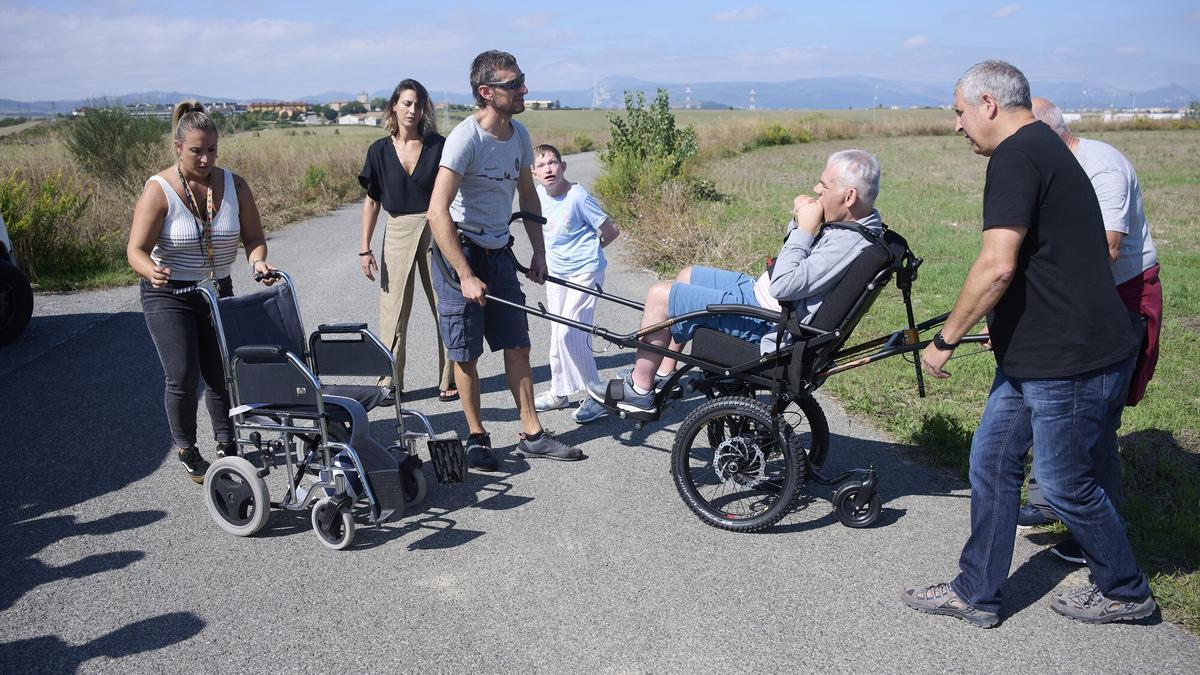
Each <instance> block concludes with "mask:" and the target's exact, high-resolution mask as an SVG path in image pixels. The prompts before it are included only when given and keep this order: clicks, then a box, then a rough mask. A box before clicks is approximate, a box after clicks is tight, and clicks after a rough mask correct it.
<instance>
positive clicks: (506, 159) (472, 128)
mask: <svg viewBox="0 0 1200 675" xmlns="http://www.w3.org/2000/svg"><path fill="white" fill-rule="evenodd" d="M471 90H472V93H473V94H474V95H475V104H476V107H478V108H479V109H478V110H477V111H476V112H475V114H473V115H471V116H470V117H468V118H467V119H465V120H463V121H462V122H461V123H460V124H459V125H458V126H457V127H455V128H454V130H453V131H451V132H450V135H449V136H447V137H446V143H445V146H444V147H443V149H442V160H441V168H440V169H439V171H438V176H437V181H436V183H435V184H434V187H433V194H432V195H431V196H430V199H429V225H430V229H431V230H432V232H433V239H434V243H435V244H436V246H437V248H438V250H439V251H440V252H441V255H442V256H443V257H444V258H445V260H446V263H447V264H448V265H449V266H450V268H452V270H453V274H454V276H457V277H458V281H457V284H455V283H453V280H451V279H447V278H446V276H445V274H443V272H442V268H441V266H440V265H435V266H434V269H433V282H434V289H435V291H436V292H437V295H438V315H439V316H438V330H440V331H441V333H442V339H443V340H444V341H445V343H446V349H447V350H448V352H449V355H450V360H451V361H453V362H454V377H455V381H456V384H457V385H458V391H459V395H460V397H461V400H462V408H463V414H464V415H465V416H466V418H467V427H468V429H469V436H468V437H467V458H468V461H469V462H470V464H471V466H473V467H476V468H479V469H483V470H485V471H495V470H497V469H498V468H499V466H500V462H499V460H498V459H497V458H496V456H495V454H493V452H492V443H491V437H490V436H489V435H488V433H487V431H486V430H484V428H483V418H482V416H481V415H480V403H479V372H478V370H477V369H476V361H477V360H478V359H479V357H480V355H482V354H483V340H484V338H487V342H488V346H490V347H491V349H492V351H500V350H503V352H504V373H505V375H506V377H507V379H508V388H509V390H510V391H511V392H512V395H513V399H514V400H515V401H516V404H517V408H518V410H519V412H520V418H521V420H520V423H521V441H520V442H519V443H518V444H517V449H518V450H520V451H521V452H523V453H525V455H526V456H527V457H545V458H547V459H557V460H565V461H574V460H579V459H583V454H582V453H581V452H580V451H579V450H578V449H577V448H572V447H569V446H567V445H564V444H563V443H560V442H559V441H557V440H555V439H553V438H551V437H550V436H548V435H546V434H545V432H544V430H543V429H542V425H541V422H540V421H539V420H538V416H537V411H536V410H535V409H534V403H533V375H532V373H531V371H530V367H529V324H528V320H527V317H526V315H525V313H524V312H522V311H521V310H519V309H515V308H513V307H510V306H508V305H505V304H504V303H500V302H492V303H488V302H487V298H486V296H487V295H491V296H492V297H494V298H502V299H504V300H506V301H508V302H512V303H516V304H524V303H525V294H524V293H523V292H522V291H521V283H520V281H519V280H518V279H517V271H516V268H515V267H514V266H513V264H512V259H511V257H510V256H509V255H508V254H507V252H505V251H504V248H505V246H507V245H508V239H509V226H508V219H509V216H510V215H511V213H512V201H513V193H514V192H516V193H518V194H519V195H520V204H521V210H522V211H528V212H531V213H536V214H540V213H541V202H540V201H539V199H538V196H537V192H536V190H535V188H534V185H533V173H532V171H531V169H530V166H531V165H532V164H533V144H532V143H531V142H530V139H529V132H527V131H525V127H523V126H521V125H520V124H519V123H518V122H516V121H514V120H513V115H517V114H519V113H521V112H523V111H524V110H525V94H526V93H528V92H529V90H528V89H526V88H525V74H524V73H522V72H521V69H520V68H519V67H518V66H517V60H516V58H514V57H513V55H512V54H508V53H506V52H501V51H487V52H484V53H482V54H480V55H479V56H477V57H475V60H474V61H473V62H472V63H471ZM455 222H459V223H464V224H466V225H469V226H472V229H475V228H478V229H479V230H481V232H482V233H481V234H476V233H473V232H464V233H463V234H462V235H461V236H460V235H459V233H458V232H457V231H456V228H455ZM525 232H526V233H527V234H528V236H529V241H530V243H531V244H532V245H533V259H532V260H531V261H530V263H529V273H528V277H529V279H530V280H532V281H534V282H535V283H539V284H540V283H543V282H544V280H545V276H546V246H545V243H544V242H543V240H542V226H541V224H540V223H534V222H526V223H525Z"/></svg>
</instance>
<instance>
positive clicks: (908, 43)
mask: <svg viewBox="0 0 1200 675" xmlns="http://www.w3.org/2000/svg"><path fill="white" fill-rule="evenodd" d="M928 44H929V37H928V36H926V35H914V36H912V37H910V38H908V39H907V40H905V41H904V43H903V47H904V48H905V49H916V48H918V47H924V46H926V45H928Z"/></svg>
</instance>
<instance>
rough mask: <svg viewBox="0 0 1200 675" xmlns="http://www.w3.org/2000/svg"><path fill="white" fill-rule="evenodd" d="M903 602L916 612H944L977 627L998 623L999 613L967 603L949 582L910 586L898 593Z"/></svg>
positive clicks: (988, 626) (986, 626)
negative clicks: (986, 610) (976, 607)
mask: <svg viewBox="0 0 1200 675" xmlns="http://www.w3.org/2000/svg"><path fill="white" fill-rule="evenodd" d="M900 599H901V600H903V601H904V604H906V605H908V606H909V607H912V608H913V609H915V610H917V611H918V612H925V613H926V614H945V615H946V616H952V617H954V618H956V619H962V620H963V621H966V622H967V623H969V624H971V625H972V626H976V627H978V628H991V627H992V626H995V625H996V624H997V623H1000V615H999V614H996V613H995V612H985V611H983V610H982V609H975V608H974V607H972V606H970V605H968V604H967V603H966V602H965V601H964V600H963V599H962V598H960V597H958V594H957V593H955V592H954V589H953V588H951V587H950V584H934V585H932V586H910V587H909V588H906V589H904V592H903V593H901V594H900Z"/></svg>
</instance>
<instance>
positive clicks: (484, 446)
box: [467, 434, 500, 471]
mask: <svg viewBox="0 0 1200 675" xmlns="http://www.w3.org/2000/svg"><path fill="white" fill-rule="evenodd" d="M467 464H468V465H469V466H471V467H472V468H475V469H480V470H482V471H495V470H497V469H499V468H500V460H499V459H497V458H496V455H495V453H493V452H492V435H491V434H471V435H470V436H468V437H467Z"/></svg>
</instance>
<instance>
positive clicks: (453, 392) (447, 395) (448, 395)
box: [438, 389, 458, 403]
mask: <svg viewBox="0 0 1200 675" xmlns="http://www.w3.org/2000/svg"><path fill="white" fill-rule="evenodd" d="M438 400H439V401H441V402H443V403H449V402H450V401H457V400H458V389H445V390H443V391H439V392H438Z"/></svg>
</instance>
